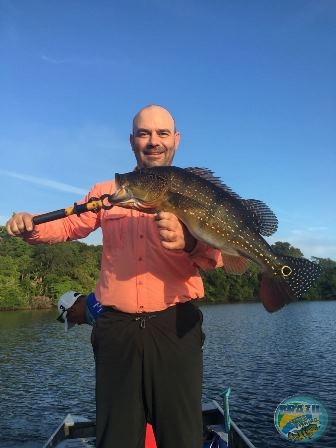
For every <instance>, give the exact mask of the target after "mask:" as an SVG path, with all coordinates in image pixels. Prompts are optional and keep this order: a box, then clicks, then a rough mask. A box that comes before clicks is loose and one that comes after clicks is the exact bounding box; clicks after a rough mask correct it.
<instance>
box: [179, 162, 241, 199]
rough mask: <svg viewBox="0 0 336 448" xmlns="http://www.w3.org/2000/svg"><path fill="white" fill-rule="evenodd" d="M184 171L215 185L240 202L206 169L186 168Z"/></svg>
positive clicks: (235, 195) (236, 196) (237, 196)
mask: <svg viewBox="0 0 336 448" xmlns="http://www.w3.org/2000/svg"><path fill="white" fill-rule="evenodd" d="M185 170H186V171H189V173H192V174H196V176H199V177H202V178H203V179H205V180H207V181H209V182H211V183H212V184H214V185H216V187H219V188H221V189H222V190H224V191H225V192H226V193H229V194H230V195H231V196H232V197H234V198H236V199H239V200H242V198H241V197H240V196H239V195H238V194H237V193H235V192H234V191H232V190H231V188H230V187H228V186H227V185H225V184H224V183H223V182H222V181H221V179H220V178H219V177H217V176H215V175H214V173H213V172H212V171H211V170H209V169H208V168H198V167H188V168H185Z"/></svg>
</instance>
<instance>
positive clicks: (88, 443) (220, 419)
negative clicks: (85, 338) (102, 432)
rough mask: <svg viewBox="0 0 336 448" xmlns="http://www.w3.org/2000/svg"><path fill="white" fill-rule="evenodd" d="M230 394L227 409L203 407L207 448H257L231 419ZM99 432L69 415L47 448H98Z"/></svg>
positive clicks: (225, 397)
mask: <svg viewBox="0 0 336 448" xmlns="http://www.w3.org/2000/svg"><path fill="white" fill-rule="evenodd" d="M230 392H231V390H230V388H227V389H226V390H225V391H224V392H223V394H222V397H223V406H221V405H220V404H219V403H218V402H217V401H216V400H212V401H211V402H208V403H204V404H203V405H202V415H203V448H256V447H255V446H254V445H253V443H252V442H251V441H250V440H249V439H248V437H247V436H246V435H245V434H244V433H243V431H242V430H241V429H240V428H239V426H238V425H237V424H236V423H235V422H234V421H233V420H232V419H231V417H230V413H229V395H230ZM95 429H96V424H95V421H93V420H89V419H86V418H85V417H82V416H77V415H71V414H68V415H67V416H66V417H65V419H64V420H63V421H62V423H61V424H60V425H59V426H58V428H57V429H56V430H55V431H54V432H53V434H52V435H51V437H50V438H49V439H48V441H47V442H46V443H45V444H44V445H43V448H66V447H68V446H71V447H72V448H77V447H78V448H79V447H87V448H89V447H95ZM70 443H71V445H70ZM155 446H156V444H155V440H154V439H153V440H151V437H149V438H148V437H147V436H146V444H145V448H154V447H155Z"/></svg>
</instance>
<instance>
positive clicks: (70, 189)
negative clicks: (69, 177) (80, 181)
mask: <svg viewBox="0 0 336 448" xmlns="http://www.w3.org/2000/svg"><path fill="white" fill-rule="evenodd" d="M0 173H1V174H3V175H4V176H8V177H13V178H16V179H21V180H24V181H26V182H31V183H33V184H37V185H40V186H41V187H48V188H52V189H54V190H58V191H66V192H67V193H75V194H80V195H83V194H85V193H86V190H84V189H82V188H78V187H75V186H73V185H69V184H64V183H62V182H57V181H54V180H50V179H45V178H43V177H36V176H30V175H29V174H20V173H15V172H12V171H3V170H0Z"/></svg>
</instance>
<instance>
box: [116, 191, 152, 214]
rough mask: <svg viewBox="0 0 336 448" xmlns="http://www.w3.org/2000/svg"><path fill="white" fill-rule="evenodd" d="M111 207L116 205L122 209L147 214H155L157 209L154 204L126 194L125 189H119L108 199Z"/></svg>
mask: <svg viewBox="0 0 336 448" xmlns="http://www.w3.org/2000/svg"><path fill="white" fill-rule="evenodd" d="M109 202H110V204H111V205H116V206H119V207H123V208H131V209H135V210H139V211H145V212H147V213H156V212H157V207H155V205H156V204H155V203H154V202H146V201H143V200H141V199H139V198H136V197H134V196H133V195H131V194H130V193H128V192H127V190H126V189H125V188H119V189H118V190H117V191H116V192H114V193H113V194H112V195H110V197H109Z"/></svg>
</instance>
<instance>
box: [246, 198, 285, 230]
mask: <svg viewBox="0 0 336 448" xmlns="http://www.w3.org/2000/svg"><path fill="white" fill-rule="evenodd" d="M242 202H243V204H244V207H245V208H246V209H247V210H248V211H249V212H250V216H251V219H252V224H253V225H254V227H255V228H256V230H257V231H258V232H259V233H260V235H264V236H270V235H273V233H274V232H275V231H276V230H277V228H278V219H277V217H276V216H275V214H274V213H273V212H272V210H271V209H270V208H269V207H268V205H266V204H265V203H264V202H262V201H258V200H257V199H243V200H242Z"/></svg>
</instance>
